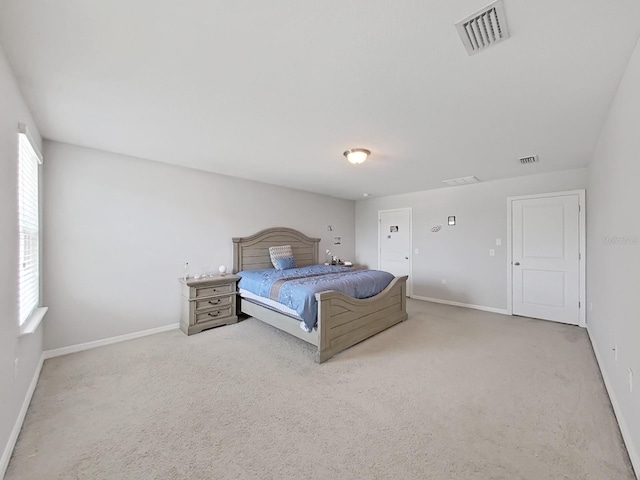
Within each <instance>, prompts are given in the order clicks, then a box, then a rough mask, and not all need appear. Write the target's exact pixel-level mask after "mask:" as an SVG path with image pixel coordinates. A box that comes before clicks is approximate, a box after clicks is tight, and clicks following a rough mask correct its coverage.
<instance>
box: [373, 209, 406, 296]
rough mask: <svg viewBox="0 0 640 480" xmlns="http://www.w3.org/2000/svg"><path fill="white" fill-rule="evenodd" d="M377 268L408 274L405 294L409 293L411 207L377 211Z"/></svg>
mask: <svg viewBox="0 0 640 480" xmlns="http://www.w3.org/2000/svg"><path fill="white" fill-rule="evenodd" d="M378 220H379V221H378V241H379V245H380V248H379V257H378V268H379V269H380V270H384V271H385V272H389V273H392V274H393V275H395V276H396V277H400V276H403V275H408V276H409V280H408V281H407V296H410V295H411V292H412V288H411V209H410V208H403V209H398V210H383V211H380V212H378Z"/></svg>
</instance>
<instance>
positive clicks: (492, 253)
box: [489, 248, 496, 257]
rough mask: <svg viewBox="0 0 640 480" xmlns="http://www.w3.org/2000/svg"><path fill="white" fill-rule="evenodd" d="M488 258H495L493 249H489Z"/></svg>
mask: <svg viewBox="0 0 640 480" xmlns="http://www.w3.org/2000/svg"><path fill="white" fill-rule="evenodd" d="M489 256H490V257H495V256H496V251H495V250H494V249H493V248H490V249H489Z"/></svg>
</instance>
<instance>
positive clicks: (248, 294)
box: [238, 288, 302, 321]
mask: <svg viewBox="0 0 640 480" xmlns="http://www.w3.org/2000/svg"><path fill="white" fill-rule="evenodd" d="M238 293H239V294H240V296H241V297H242V298H246V299H247V300H253V301H255V302H256V303H261V304H263V305H267V306H268V307H270V308H272V309H274V310H277V311H278V312H280V313H284V314H285V315H289V316H291V317H294V318H296V319H297V320H300V321H302V318H300V315H298V314H297V313H296V311H295V310H293V309H292V308H289V307H287V306H286V305H283V304H282V303H278V302H276V301H275V300H271V299H270V298H266V297H261V296H260V295H256V294H255V293H251V292H250V291H249V290H245V289H244V288H240V289H238Z"/></svg>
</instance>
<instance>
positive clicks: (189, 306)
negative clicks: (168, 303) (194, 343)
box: [180, 274, 240, 335]
mask: <svg viewBox="0 0 640 480" xmlns="http://www.w3.org/2000/svg"><path fill="white" fill-rule="evenodd" d="M238 280H240V277H238V276H237V275H231V274H227V275H224V276H221V275H215V276H213V277H205V278H200V279H197V280H196V279H195V278H188V279H187V280H184V279H183V278H181V279H180V283H181V284H182V318H181V319H180V329H181V330H182V331H183V332H184V333H186V334H187V335H193V334H194V333H200V332H201V331H202V330H206V329H208V328H213V327H218V326H220V325H229V324H231V323H236V322H237V321H238V315H237V314H236V304H237V301H236V291H237V288H236V285H237V283H238Z"/></svg>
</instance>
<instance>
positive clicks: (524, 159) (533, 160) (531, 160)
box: [519, 155, 538, 165]
mask: <svg viewBox="0 0 640 480" xmlns="http://www.w3.org/2000/svg"><path fill="white" fill-rule="evenodd" d="M519 160H520V163H521V164H523V165H527V164H528V163H536V162H537V161H538V155H531V156H530V157H522V158H520V159H519Z"/></svg>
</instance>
